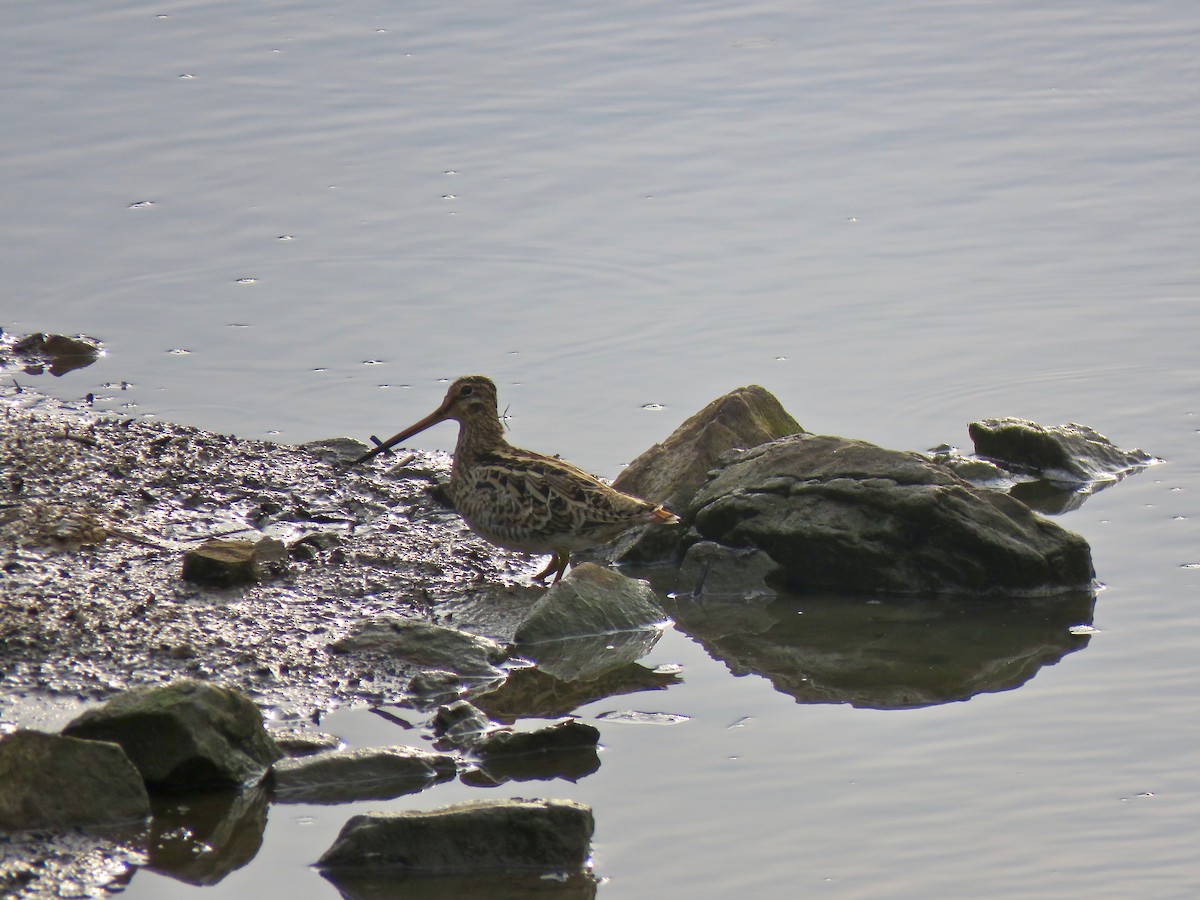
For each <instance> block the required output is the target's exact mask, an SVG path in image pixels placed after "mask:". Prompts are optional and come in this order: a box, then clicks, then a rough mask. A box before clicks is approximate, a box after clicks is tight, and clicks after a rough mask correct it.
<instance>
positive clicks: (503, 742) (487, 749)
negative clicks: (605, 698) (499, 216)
mask: <svg viewBox="0 0 1200 900" xmlns="http://www.w3.org/2000/svg"><path fill="white" fill-rule="evenodd" d="M598 743H600V729H598V728H596V727H595V726H594V725H588V724H587V723H585V722H577V721H570V722H558V723H556V724H554V725H549V726H547V727H546V728H538V729H536V730H535V731H509V730H507V729H505V730H502V731H493V732H491V733H490V734H488V735H486V736H485V737H484V739H483V740H482V741H480V742H479V744H478V745H476V747H475V753H476V754H477V755H478V756H479V757H480V759H485V760H491V759H497V758H499V757H502V756H526V755H529V754H534V753H562V752H567V751H572V750H581V749H591V748H595V746H596V745H597V744H598Z"/></svg>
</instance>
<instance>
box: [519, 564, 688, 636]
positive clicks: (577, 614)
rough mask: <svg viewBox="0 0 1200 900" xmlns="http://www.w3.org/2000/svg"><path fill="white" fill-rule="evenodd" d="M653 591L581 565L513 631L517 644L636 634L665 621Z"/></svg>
mask: <svg viewBox="0 0 1200 900" xmlns="http://www.w3.org/2000/svg"><path fill="white" fill-rule="evenodd" d="M666 617H667V616H666V613H664V612H663V611H662V608H661V607H660V606H659V605H658V603H657V601H656V600H655V597H654V591H652V590H651V589H650V586H649V585H648V584H646V583H645V582H644V581H634V580H633V579H632V578H626V577H625V576H624V575H622V574H621V573H620V572H614V571H613V570H612V569H607V568H604V567H602V566H598V565H596V564H595V563H581V564H579V565H578V566H575V567H574V568H573V569H572V570H571V572H570V573H569V574H568V575H567V576H566V577H565V578H564V579H563V580H562V581H560V582H559V583H558V584H556V585H554V586H553V587H552V588H550V590H548V591H546V593H545V595H544V596H543V597H542V598H541V599H540V600H539V601H538V602H537V603H536V604H534V606H533V608H532V609H530V610H529V612H528V613H527V614H526V616H525V618H524V619H523V620H522V621H521V624H520V625H519V626H517V631H516V635H515V638H514V639H515V640H516V642H517V643H518V644H533V643H538V642H539V641H550V640H557V639H562V638H572V637H579V636H582V635H594V634H606V633H609V632H615V631H635V630H639V629H643V628H647V627H651V626H655V625H657V624H658V623H661V622H662V621H663V620H665V619H666Z"/></svg>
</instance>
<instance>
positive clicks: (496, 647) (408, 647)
mask: <svg viewBox="0 0 1200 900" xmlns="http://www.w3.org/2000/svg"><path fill="white" fill-rule="evenodd" d="M329 649H331V650H333V651H334V652H336V653H358V652H372V653H384V654H387V655H388V656H390V657H393V658H395V659H399V660H402V661H403V662H406V663H410V664H411V665H414V666H421V667H424V668H433V669H445V670H449V671H451V672H456V673H458V674H460V675H480V674H490V673H493V672H494V671H495V666H494V665H493V664H494V663H498V662H501V661H503V660H504V659H505V657H506V656H507V655H508V654H507V651H506V650H505V649H504V647H502V646H501V645H500V644H498V643H496V642H495V641H493V640H491V639H490V638H485V637H481V636H479V635H476V634H468V633H467V632H465V631H458V630H457V629H454V628H446V627H444V626H441V625H434V624H432V623H430V622H424V621H421V620H419V619H401V618H398V617H396V616H378V617H376V618H373V619H367V620H365V621H363V622H359V623H358V624H357V625H356V626H355V627H354V628H353V630H352V631H351V632H350V633H349V634H348V635H346V636H345V637H344V638H341V639H340V640H337V641H334V642H333V643H332V644H330V645H329Z"/></svg>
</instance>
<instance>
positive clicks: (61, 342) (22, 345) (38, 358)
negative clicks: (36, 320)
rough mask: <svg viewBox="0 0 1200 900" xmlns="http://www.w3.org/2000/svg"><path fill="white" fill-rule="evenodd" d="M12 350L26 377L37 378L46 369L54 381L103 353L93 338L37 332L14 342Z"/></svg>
mask: <svg viewBox="0 0 1200 900" xmlns="http://www.w3.org/2000/svg"><path fill="white" fill-rule="evenodd" d="M12 350H13V353H14V354H16V355H17V356H19V357H20V358H21V360H22V362H23V364H24V366H25V372H26V373H27V374H29V375H40V374H42V371H43V369H46V368H48V369H49V370H50V374H51V375H54V376H55V377H58V376H61V375H65V374H66V373H67V372H71V371H74V370H75V369H82V368H85V367H86V366H90V365H91V364H92V363H94V362H95V361H96V360H97V359H99V358H100V356H101V355H102V354H103V353H104V347H103V345H102V344H101V343H100V342H99V341H98V340H96V339H95V338H90V337H87V336H86V335H82V334H78V335H75V336H74V337H71V336H69V335H65V334H43V333H41V332H35V333H33V334H27V335H25V336H24V337H21V338H18V339H17V340H16V341H14V342H13V344H12Z"/></svg>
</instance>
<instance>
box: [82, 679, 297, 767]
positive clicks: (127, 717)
mask: <svg viewBox="0 0 1200 900" xmlns="http://www.w3.org/2000/svg"><path fill="white" fill-rule="evenodd" d="M63 734H66V735H69V736H71V737H78V738H86V739H89V740H96V741H112V742H113V743H115V744H120V745H121V746H122V747H123V748H124V749H125V752H126V754H128V756H129V759H130V760H131V761H132V762H133V764H134V765H135V766H136V767H137V769H138V771H139V772H140V773H141V775H142V778H143V779H144V780H145V782H146V785H147V786H148V787H149V788H151V790H162V791H199V790H207V789H211V788H220V787H237V786H241V785H243V784H245V783H249V782H257V781H258V780H260V779H261V778H262V777H263V775H265V774H266V771H267V767H268V766H270V765H271V763H273V762H274V761H275V760H277V759H279V758H280V757H281V756H282V755H283V753H282V751H281V750H280V749H279V747H278V746H277V745H276V744H275V741H274V740H273V739H272V738H271V736H270V735H269V734H268V733H267V732H266V730H265V729H264V728H263V720H262V715H261V714H260V713H259V711H258V707H256V706H255V705H254V704H253V703H252V702H251V701H250V700H248V699H247V698H246V697H244V696H242V695H241V694H239V693H237V692H236V691H232V690H230V689H228V688H222V687H216V686H214V685H210V684H205V683H203V682H199V681H192V680H190V679H185V680H182V681H177V682H174V683H173V684H170V685H168V686H166V687H156V688H141V689H138V690H132V691H126V692H125V693H123V694H118V695H117V696H115V697H113V698H112V699H111V700H109V701H108V702H107V703H105V704H103V705H102V706H99V707H97V708H95V709H90V710H88V711H87V712H85V713H83V715H81V716H79V717H78V718H76V719H74V720H73V721H72V722H71V723H70V724H68V725H67V727H66V728H64V729H63Z"/></svg>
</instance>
